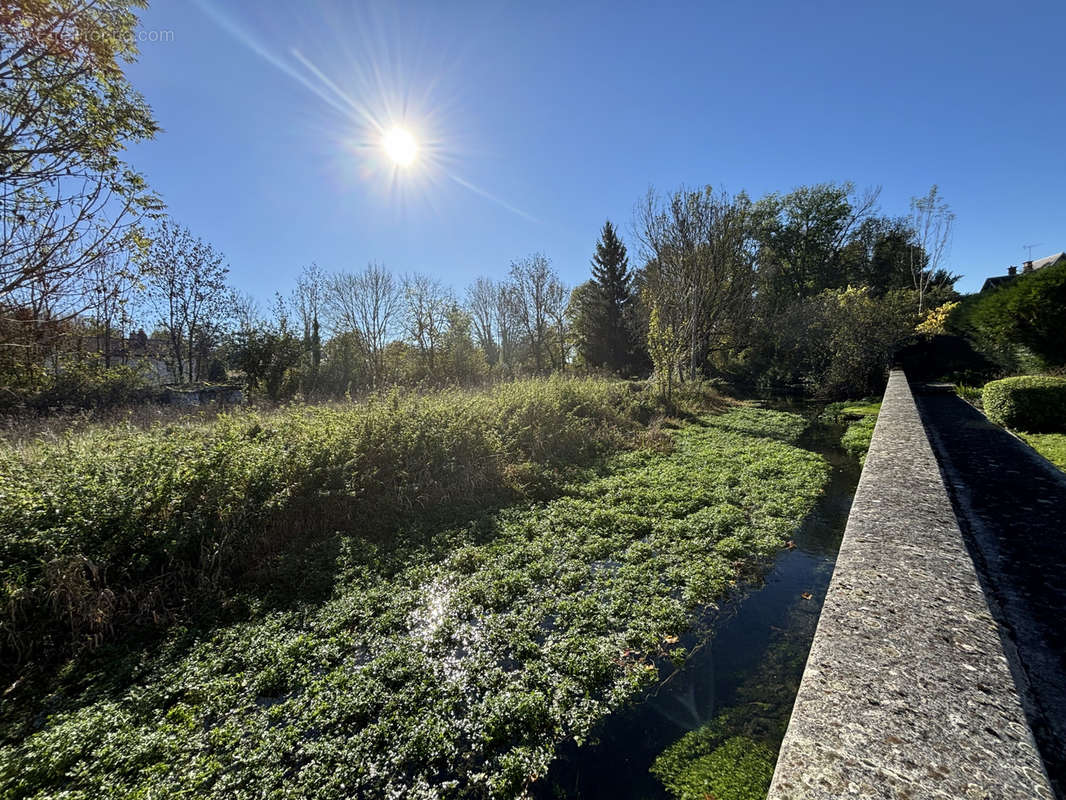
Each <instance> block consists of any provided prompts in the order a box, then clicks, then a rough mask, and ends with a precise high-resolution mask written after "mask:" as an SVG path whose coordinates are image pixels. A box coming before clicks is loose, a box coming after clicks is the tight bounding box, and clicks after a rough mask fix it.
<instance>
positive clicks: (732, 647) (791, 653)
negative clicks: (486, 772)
mask: <svg viewBox="0 0 1066 800" xmlns="http://www.w3.org/2000/svg"><path fill="white" fill-rule="evenodd" d="M788 410H792V411H796V410H797V409H796V408H795V407H792V408H789V409H788ZM804 410H805V413H807V414H809V415H810V416H812V423H811V425H810V427H809V428H808V430H807V432H806V433H805V434H804V436H803V437H802V439H801V440H800V441H799V442H798V445H799V446H800V447H803V448H805V449H807V450H811V451H814V452H817V453H819V454H821V455H822V456H823V457H824V458H825V459H826V460H827V461H828V462H829V464H830V466H831V467H832V473H831V478H830V480H829V483H828V485H827V486H826V491H825V494H824V495H823V497H822V498H821V499H820V500H819V502H818V504H817V506H816V507H815V508H814V510H813V511H812V512H811V513H810V514H809V515H808V516H807V518H806V519H805V520H804V522H803V523H802V525H801V526H800V527H799V529H798V530H797V531H796V532H795V535H794V537H793V546H792V547H791V548H790V549H785V550H782V551H781V552H780V553H779V554H778V556H777V557H776V559H775V560H774V562H773V565H772V566H771V567H770V569H769V571H768V572H767V573H766V575H765V578H764V580H763V581H762V582H760V583H759V584H757V585H753V586H748V587H746V588H745V590H744V591H742V592H739V593H738V596H737V597H735V598H733V599H732V600H731V601H730V602H728V603H727V604H725V605H724V606H723V607H722V608H719V609H717V610H714V609H712V610H709V611H708V613H707V614H706V615H705V617H704V618H703V619H701V620H700V621H699V623H698V624H697V625H696V626H695V628H694V632H692V633H690V634H689V635H688V636H687V637H685V638H683V639H682V644H683V645H685V646H686V647H688V648H689V649H690V650H692V653H691V655H690V656H689V658H688V659H687V660H686V663H685V664H684V666H683V667H682V668H681V669H679V670H677V671H675V672H674V673H673V674H672V675H670V676H669V677H668V678H667V679H666V680H665V681H664V682H663V683H662V684H661V685H660V686H659V687H658V688H657V689H656V690H655V691H654V692H653V693H652V694H651V695H650V696H648V697H646V698H645V699H644V700H643V701H641V702H639V703H637V704H636V705H634V706H631V707H629V708H627V709H623V710H621V711H619V712H617V713H615V714H613V715H612V716H611V717H610V718H609V719H608V720H606V722H605V723H604V724H603V726H602V728H601V730H600V731H599V733H598V736H597V737H596V741H594V742H592V743H589V744H587V745H585V746H583V747H577V746H576V745H573V744H570V745H569V746H565V747H564V748H563V750H562V752H561V754H560V757H559V758H558V759H557V761H556V763H555V765H554V766H553V769H552V771H551V773H550V774H549V775H548V777H547V778H546V780H544V781H542V782H540V783H539V784H538V785H537V786H536V787H535V792H534V794H535V796H537V797H541V798H549V797H572V798H590V799H594V798H612V800H618V799H619V798H657V799H660V800H664V799H665V798H668V797H669V794H668V793H667V792H666V790H665V789H664V788H663V785H662V784H661V783H660V782H659V780H658V779H657V778H656V777H655V776H653V775H652V774H651V773H650V772H649V771H648V770H649V768H650V767H651V765H652V764H653V762H654V761H655V758H656V757H657V756H658V755H659V754H660V753H662V752H663V751H664V750H665V749H666V748H668V747H669V746H670V745H671V744H673V743H674V742H676V741H677V740H678V739H680V738H681V737H682V736H683V735H684V734H686V733H687V732H689V731H693V730H696V729H697V728H700V727H701V726H703V725H706V724H707V723H709V722H711V720H713V719H715V718H716V717H717V716H719V715H721V714H722V713H723V712H726V713H728V712H732V714H731V716H732V718H734V719H741V720H743V727H744V730H743V735H746V736H749V737H750V738H753V739H756V740H761V741H765V742H767V743H768V744H769V745H770V746H771V747H772V748H773V749H774V750H775V751H776V749H777V748H778V747H779V746H780V743H781V738H782V737H783V735H784V731H785V728H786V727H787V724H788V718H789V714H790V713H791V711H792V704H793V702H794V700H795V697H796V692H797V691H798V689H799V682H800V678H801V677H802V675H803V667H804V664H805V663H806V660H807V653H808V652H809V650H810V646H811V641H812V639H813V637H814V630H815V627H816V625H817V623H818V614H819V612H820V610H821V608H822V603H823V601H824V599H825V593H826V589H827V588H828V586H829V580H830V578H831V577H832V573H833V565H834V564H835V562H836V555H837V551H838V550H839V548H840V541H841V538H842V537H843V534H844V527H845V525H846V523H847V518H848V512H849V511H850V509H851V500H852V497H853V496H854V493H855V486H856V484H857V483H858V479H859V472H860V468H859V464H858V462H857V460H856V459H854V458H852V457H850V456H848V455H847V454H846V453H845V452H844V451H843V449H842V448H841V446H840V436H841V434H842V433H843V427H842V426H840V425H836V424H831V423H827V422H824V421H819V420H817V419H816V418H813V417H814V414H815V413H816V412H815V410H814V409H812V408H810V407H808V408H807V409H804Z"/></svg>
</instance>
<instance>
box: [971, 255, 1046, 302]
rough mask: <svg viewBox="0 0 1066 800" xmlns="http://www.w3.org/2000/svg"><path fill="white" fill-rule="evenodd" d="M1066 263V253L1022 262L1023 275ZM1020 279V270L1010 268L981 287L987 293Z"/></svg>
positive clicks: (987, 280) (989, 279) (988, 279)
mask: <svg viewBox="0 0 1066 800" xmlns="http://www.w3.org/2000/svg"><path fill="white" fill-rule="evenodd" d="M1062 263H1066V252H1061V253H1055V254H1054V255H1050V256H1044V257H1043V258H1038V259H1036V260H1034V261H1023V262H1022V274H1024V273H1026V272H1036V271H1037V270H1038V269H1043V268H1044V267H1053V266H1055V265H1056V264H1062ZM1017 277H1018V268H1017V267H1009V268H1008V269H1007V274H1006V275H995V276H993V277H991V278H986V279H985V282H984V283H983V284H982V285H981V291H982V292H987V291H988V290H989V289H995V288H997V287H999V286H1002V285H1003V284H1005V283H1010V282H1011V281H1012V280H1014V279H1015V278H1017Z"/></svg>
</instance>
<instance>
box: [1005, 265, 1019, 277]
mask: <svg viewBox="0 0 1066 800" xmlns="http://www.w3.org/2000/svg"><path fill="white" fill-rule="evenodd" d="M1017 274H1018V268H1017V267H1015V266H1014V265H1011V266H1009V267H1007V275H1008V276H1009V277H1011V278H1013V277H1014V276H1015V275H1017Z"/></svg>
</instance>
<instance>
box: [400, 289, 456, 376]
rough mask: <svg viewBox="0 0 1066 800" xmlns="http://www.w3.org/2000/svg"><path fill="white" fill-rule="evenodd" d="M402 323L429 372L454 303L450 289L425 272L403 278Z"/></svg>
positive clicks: (434, 366)
mask: <svg viewBox="0 0 1066 800" xmlns="http://www.w3.org/2000/svg"><path fill="white" fill-rule="evenodd" d="M403 295H404V306H405V307H404V315H403V325H404V331H405V333H406V334H407V336H408V337H409V338H410V339H411V341H412V342H414V344H415V346H416V347H417V348H418V351H419V353H420V354H421V356H422V360H423V362H424V366H425V368H426V369H427V370H428V372H429V373H430V374H432V373H433V371H434V369H435V368H436V357H437V352H438V350H439V349H440V343H441V339H442V338H443V337H444V334H445V332H446V331H447V327H448V310H449V309H450V308H451V307H452V306H454V305H455V299H454V298H453V297H452V295H451V292H449V291H448V290H447V289H445V288H444V286H443V285H442V284H441V282H440V281H438V280H436V279H434V278H431V277H430V276H429V275H426V274H424V273H419V272H416V273H413V274H411V275H407V276H405V277H404V279H403Z"/></svg>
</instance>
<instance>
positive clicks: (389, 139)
mask: <svg viewBox="0 0 1066 800" xmlns="http://www.w3.org/2000/svg"><path fill="white" fill-rule="evenodd" d="M381 146H382V147H383V148H385V155H387V156H388V157H389V158H390V159H391V160H392V163H394V164H395V165H396V166H398V167H409V166H411V164H413V163H414V160H415V157H416V156H417V155H418V142H416V141H415V137H414V136H412V135H411V132H410V131H409V130H407V129H406V128H400V127H394V128H390V129H389V130H387V131H385V135H384V136H382V137H381Z"/></svg>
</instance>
